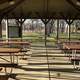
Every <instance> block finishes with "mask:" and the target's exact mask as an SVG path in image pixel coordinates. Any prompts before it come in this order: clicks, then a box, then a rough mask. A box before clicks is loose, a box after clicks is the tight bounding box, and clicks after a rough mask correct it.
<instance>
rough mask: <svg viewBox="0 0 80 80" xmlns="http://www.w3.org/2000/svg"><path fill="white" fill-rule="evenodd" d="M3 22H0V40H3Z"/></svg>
mask: <svg viewBox="0 0 80 80" xmlns="http://www.w3.org/2000/svg"><path fill="white" fill-rule="evenodd" d="M1 22H2V19H1V20H0V38H2V24H1Z"/></svg>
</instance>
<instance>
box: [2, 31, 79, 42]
mask: <svg viewBox="0 0 80 80" xmlns="http://www.w3.org/2000/svg"><path fill="white" fill-rule="evenodd" d="M44 37H45V36H44V34H43V33H36V32H26V33H24V35H23V37H22V38H23V39H26V40H27V41H31V42H35V43H36V42H44V41H45V38H44ZM59 38H63V39H64V40H65V39H68V35H67V34H59ZM71 38H72V39H80V34H79V33H77V34H75V33H71ZM3 39H5V35H3ZM14 39H15V38H14ZM17 39H20V38H17ZM47 42H56V33H52V34H51V36H50V37H47Z"/></svg>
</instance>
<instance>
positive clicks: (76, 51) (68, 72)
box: [0, 0, 80, 80]
mask: <svg viewBox="0 0 80 80" xmlns="http://www.w3.org/2000/svg"><path fill="white" fill-rule="evenodd" d="M11 19H15V20H16V21H17V24H18V27H17V26H16V27H15V28H14V27H13V25H11V26H12V27H10V25H9V21H10V20H11ZM27 19H40V20H41V21H42V22H43V24H44V37H43V38H42V37H39V39H44V46H34V45H32V44H33V42H31V41H29V40H28V41H27V40H26V39H23V38H22V37H23V36H22V35H23V32H22V29H23V28H22V25H23V23H24V22H25V21H26V20H27ZM79 19H80V0H0V67H1V68H0V80H80V38H78V39H75V40H73V39H71V25H72V24H73V22H74V21H75V20H79ZM3 20H5V21H6V39H3V37H2V28H3V26H2V21H3ZM51 20H57V23H56V25H57V29H56V31H57V32H56V41H55V46H50V45H47V42H48V40H47V38H48V36H47V25H48V23H49V22H50V21H51ZM60 20H64V21H65V22H66V24H67V25H68V26H69V29H68V40H63V39H60V38H59V35H60V34H59V26H60ZM48 26H49V25H48ZM78 30H80V27H79V28H78ZM12 35H13V36H14V38H15V39H13V38H12V37H11V36H12ZM78 35H80V31H79V33H78ZM16 37H18V38H19V39H18V38H16ZM52 43H53V42H52ZM52 43H51V44H52ZM35 44H37V42H35Z"/></svg>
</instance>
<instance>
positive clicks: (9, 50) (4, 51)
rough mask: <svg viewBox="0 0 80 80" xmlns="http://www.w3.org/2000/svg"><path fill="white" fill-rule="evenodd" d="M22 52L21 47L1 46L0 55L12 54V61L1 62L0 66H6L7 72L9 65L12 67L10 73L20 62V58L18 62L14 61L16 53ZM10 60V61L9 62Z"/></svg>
mask: <svg viewBox="0 0 80 80" xmlns="http://www.w3.org/2000/svg"><path fill="white" fill-rule="evenodd" d="M19 52H20V49H19V48H0V55H4V54H6V55H8V56H10V61H7V60H6V59H4V60H6V61H7V62H8V63H2V62H1V63H0V67H5V72H6V73H7V67H11V71H10V73H11V72H12V67H15V66H16V65H17V64H18V60H17V63H15V62H14V60H15V59H14V56H15V53H16V54H18V53H19ZM9 62H10V63H9Z"/></svg>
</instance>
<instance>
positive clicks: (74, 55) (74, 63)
mask: <svg viewBox="0 0 80 80" xmlns="http://www.w3.org/2000/svg"><path fill="white" fill-rule="evenodd" d="M72 58H73V59H75V58H76V50H72ZM73 66H74V69H76V68H77V67H76V61H75V60H74V61H73Z"/></svg>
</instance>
